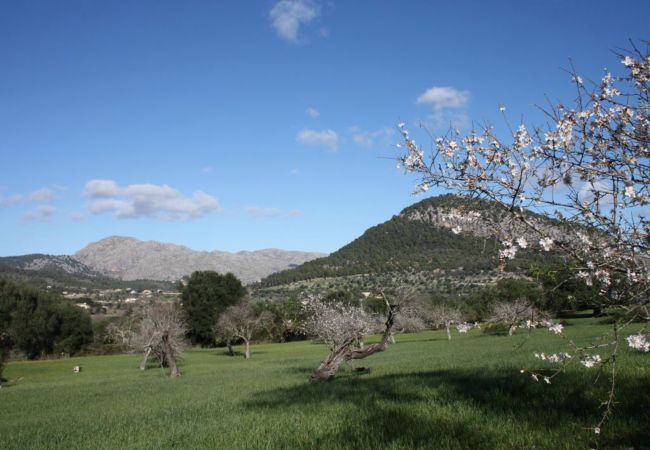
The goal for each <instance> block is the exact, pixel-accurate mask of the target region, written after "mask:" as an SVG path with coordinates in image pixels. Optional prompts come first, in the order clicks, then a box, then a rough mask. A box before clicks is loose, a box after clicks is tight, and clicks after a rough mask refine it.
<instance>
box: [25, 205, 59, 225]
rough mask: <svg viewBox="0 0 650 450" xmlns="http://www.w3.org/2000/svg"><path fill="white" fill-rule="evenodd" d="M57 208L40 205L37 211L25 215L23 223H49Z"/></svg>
mask: <svg viewBox="0 0 650 450" xmlns="http://www.w3.org/2000/svg"><path fill="white" fill-rule="evenodd" d="M55 212H56V208H55V207H53V206H50V205H40V206H39V207H37V208H36V209H34V210H32V211H29V212H27V213H25V214H24V215H23V222H34V221H38V222H48V221H49V220H50V219H51V218H52V216H54V213H55Z"/></svg>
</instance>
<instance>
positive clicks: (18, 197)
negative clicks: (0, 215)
mask: <svg viewBox="0 0 650 450" xmlns="http://www.w3.org/2000/svg"><path fill="white" fill-rule="evenodd" d="M24 200H25V196H24V195H22V194H14V195H11V196H9V197H6V198H0V206H11V205H17V204H18V203H22V202H23V201H24Z"/></svg>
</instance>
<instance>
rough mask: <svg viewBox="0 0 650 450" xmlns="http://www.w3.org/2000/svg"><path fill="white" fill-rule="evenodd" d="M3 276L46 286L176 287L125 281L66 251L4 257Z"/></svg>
mask: <svg viewBox="0 0 650 450" xmlns="http://www.w3.org/2000/svg"><path fill="white" fill-rule="evenodd" d="M0 278H7V279H13V280H17V281H23V282H27V283H29V284H31V285H33V286H36V287H40V288H45V287H47V286H53V287H57V288H71V289H76V288H89V289H95V288H125V287H128V288H141V286H146V287H148V288H150V289H151V288H157V289H172V286H171V283H164V282H156V281H146V280H141V281H138V282H128V283H126V282H121V281H120V280H116V279H114V278H110V277H107V276H106V275H104V274H102V273H100V272H97V271H96V270H93V269H92V268H90V267H88V266H87V265H85V264H84V263H82V262H80V261H78V260H77V259H75V258H73V257H71V256H66V255H58V256H55V255H43V254H31V255H23V256H6V257H0Z"/></svg>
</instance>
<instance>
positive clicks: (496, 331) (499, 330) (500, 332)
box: [482, 322, 510, 336]
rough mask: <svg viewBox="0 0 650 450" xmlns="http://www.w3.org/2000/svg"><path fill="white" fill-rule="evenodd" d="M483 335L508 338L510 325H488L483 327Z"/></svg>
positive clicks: (501, 323) (497, 323)
mask: <svg viewBox="0 0 650 450" xmlns="http://www.w3.org/2000/svg"><path fill="white" fill-rule="evenodd" d="M482 328H483V333H485V334H490V335H495V336H507V335H508V331H510V325H508V324H507V323H504V322H493V323H486V324H485V325H483V327H482Z"/></svg>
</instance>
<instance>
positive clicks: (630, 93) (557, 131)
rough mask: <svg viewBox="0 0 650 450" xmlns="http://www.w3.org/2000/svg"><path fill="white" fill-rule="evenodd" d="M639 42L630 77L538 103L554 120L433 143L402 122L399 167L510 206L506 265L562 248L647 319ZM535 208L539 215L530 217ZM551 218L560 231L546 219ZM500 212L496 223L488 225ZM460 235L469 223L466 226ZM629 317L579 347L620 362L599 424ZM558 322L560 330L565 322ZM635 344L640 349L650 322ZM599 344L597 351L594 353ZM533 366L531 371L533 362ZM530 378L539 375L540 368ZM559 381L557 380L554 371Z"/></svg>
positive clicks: (614, 302) (577, 81)
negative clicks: (603, 349) (601, 339)
mask: <svg viewBox="0 0 650 450" xmlns="http://www.w3.org/2000/svg"><path fill="white" fill-rule="evenodd" d="M647 45H648V43H646V49H645V50H641V49H639V48H637V47H635V46H634V44H632V45H631V50H629V51H624V52H622V53H618V54H617V57H618V59H619V60H620V62H621V64H622V74H621V75H620V76H617V75H615V74H612V73H610V72H609V71H607V70H606V71H605V73H604V75H603V76H602V78H601V79H600V80H596V81H591V80H588V79H586V78H583V77H582V76H580V75H579V74H578V73H577V72H576V71H575V70H574V69H571V70H570V71H567V72H568V75H569V77H570V81H571V83H572V84H573V86H574V88H575V99H574V101H573V102H572V103H571V104H570V105H565V104H562V103H558V104H551V105H550V106H548V107H546V108H541V109H542V111H543V112H544V113H545V115H546V117H547V123H546V124H542V125H538V126H534V125H533V126H531V125H526V124H524V123H521V124H519V125H518V126H514V127H512V126H510V124H509V122H508V121H507V117H506V114H505V107H500V110H501V112H502V113H503V115H504V118H505V122H506V125H507V126H508V127H509V129H510V133H509V134H506V135H505V136H499V135H497V133H496V132H495V131H494V128H493V127H492V126H491V125H490V124H485V125H483V126H480V127H475V128H473V129H471V130H470V131H469V132H468V133H466V134H462V133H461V132H460V131H459V130H457V129H452V130H450V131H449V132H448V133H447V134H445V135H443V136H439V137H434V142H435V148H434V150H433V151H432V152H430V153H428V154H427V153H425V151H424V150H423V149H422V148H421V147H420V146H419V145H418V144H417V143H416V142H415V140H414V139H413V138H412V137H411V135H410V134H409V132H408V130H407V129H406V126H405V124H403V123H400V124H399V125H398V128H399V130H400V132H401V135H402V137H403V144H400V145H398V146H399V147H400V148H402V149H403V153H402V155H401V156H400V157H399V158H398V159H399V164H398V165H399V166H400V167H404V168H405V169H406V170H407V171H410V172H414V173H416V174H418V175H419V176H420V181H419V183H418V187H417V191H419V192H425V191H427V190H428V189H429V188H431V187H434V186H435V187H441V188H444V189H448V190H452V191H455V192H456V193H458V194H460V195H462V196H465V197H467V198H472V199H484V200H489V201H491V202H493V203H494V204H496V205H497V206H498V207H499V208H500V211H501V214H500V215H497V217H496V218H495V219H496V220H492V218H490V217H482V218H481V219H480V220H482V221H484V223H486V224H491V225H492V226H493V229H494V230H495V235H496V236H497V237H498V238H499V239H500V241H501V250H500V252H499V257H500V259H501V261H502V262H505V260H507V259H512V258H514V257H515V255H516V254H517V252H518V251H519V250H520V249H525V248H529V249H533V250H538V251H542V252H548V251H554V252H556V253H558V254H561V255H563V256H564V257H565V258H566V260H567V262H569V263H570V264H571V265H572V266H575V267H576V270H575V276H576V277H577V278H578V279H579V280H582V281H583V282H584V283H586V284H587V285H597V286H599V287H600V289H599V291H600V294H599V295H600V302H601V303H602V304H603V306H608V307H618V308H625V309H626V310H627V311H628V312H629V315H630V316H631V317H637V318H650V312H649V311H648V301H649V297H648V292H649V290H650V264H649V262H650V254H649V250H650V237H649V236H648V231H649V230H650V221H649V220H648V219H646V211H647V207H648V203H649V201H650V164H649V163H648V158H649V157H650V111H649V107H650V90H649V85H650V51H649V50H648V48H647ZM531 212H535V213H537V214H538V215H533V214H532V213H531ZM543 217H553V218H554V219H555V220H556V223H557V222H559V223H560V227H559V228H558V227H551V226H549V221H548V220H544V219H541V218H543ZM491 220H492V223H490V221H491ZM452 231H454V233H460V232H462V231H463V229H462V226H457V227H456V228H455V229H454V230H452ZM624 325H625V324H615V326H614V329H613V331H612V334H611V340H610V342H611V348H612V351H611V354H610V356H609V357H607V358H601V357H600V355H597V354H590V353H588V351H590V348H588V347H577V346H576V347H575V348H574V351H575V352H576V353H579V354H580V355H582V357H581V358H572V359H570V358H564V359H563V360H562V361H563V362H564V363H566V362H567V361H576V360H581V361H583V362H586V363H583V365H584V366H585V367H593V366H594V365H599V364H604V363H611V374H612V390H611V393H610V396H609V400H608V401H607V402H606V407H605V413H604V414H603V416H602V420H601V421H600V423H599V424H598V425H597V426H596V427H594V431H595V432H600V426H601V425H602V424H603V423H604V422H605V421H606V419H607V418H608V417H609V415H610V412H611V406H612V404H613V399H614V386H615V381H614V380H615V378H614V375H615V373H616V366H615V362H616V350H617V348H618V343H619V340H620V338H621V337H622V334H621V329H622V326H624ZM553 327H554V326H553V325H551V326H550V327H549V330H551V331H553V332H558V333H561V332H562V329H561V327H559V328H558V326H555V328H553ZM637 336H638V337H633V338H632V339H629V338H630V336H628V339H627V342H628V345H630V346H631V347H632V348H636V349H638V350H641V351H643V349H644V348H646V347H645V343H647V336H648V335H647V328H646V330H645V331H642V332H641V333H640V334H638V335H637ZM594 348H598V347H592V348H591V350H593V349H594ZM524 372H531V371H530V370H528V369H525V370H524ZM531 375H532V376H533V379H535V380H537V379H539V378H540V375H538V374H537V373H534V372H531ZM545 379H546V380H547V381H548V382H549V383H550V379H551V378H550V377H545Z"/></svg>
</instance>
